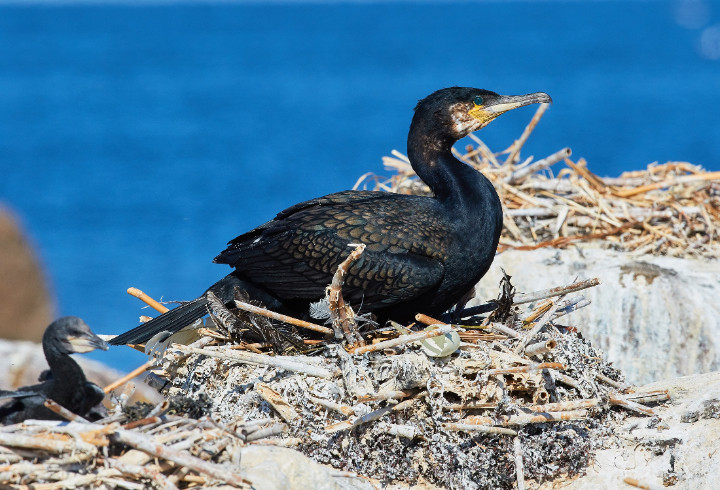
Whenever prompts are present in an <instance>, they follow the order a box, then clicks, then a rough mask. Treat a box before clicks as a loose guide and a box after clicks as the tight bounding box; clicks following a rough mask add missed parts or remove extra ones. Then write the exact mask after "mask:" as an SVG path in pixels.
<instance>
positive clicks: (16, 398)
mask: <svg viewBox="0 0 720 490" xmlns="http://www.w3.org/2000/svg"><path fill="white" fill-rule="evenodd" d="M42 346H43V351H44V352H45V359H46V360H47V362H48V365H49V366H50V373H49V374H48V373H47V371H45V372H43V373H42V374H41V375H40V379H41V380H42V381H43V382H42V383H40V384H37V385H32V386H25V387H22V388H20V389H19V390H17V391H3V390H0V399H2V398H12V401H10V402H8V403H6V404H5V405H3V406H0V422H2V423H3V424H16V423H19V422H22V421H23V420H26V419H45V420H64V419H63V418H62V417H60V416H59V415H57V414H56V413H55V412H52V411H51V410H49V409H47V408H46V407H45V406H44V405H43V403H44V402H45V400H47V399H48V398H49V399H51V400H54V401H56V402H57V403H59V404H60V405H62V406H63V407H65V408H67V409H68V410H70V411H71V412H73V413H75V414H77V415H80V416H82V417H85V418H90V419H94V420H97V419H98V418H100V417H101V415H99V414H98V415H96V416H94V417H93V414H95V413H97V412H95V411H94V409H95V408H96V406H97V405H99V404H100V403H101V402H102V400H103V398H104V397H105V393H104V392H103V390H102V389H101V388H100V387H99V386H97V385H96V384H94V383H91V382H89V381H88V380H87V378H85V373H83V370H82V368H81V367H80V366H78V364H77V362H75V360H74V359H73V358H72V357H70V354H72V353H76V352H90V351H93V350H95V349H103V350H108V345H107V343H106V342H105V341H104V340H103V339H101V338H100V337H98V336H97V335H95V334H94V333H92V331H91V330H90V327H88V326H87V325H86V324H85V322H83V321H82V320H81V319H80V318H77V317H74V316H66V317H62V318H59V319H57V320H55V321H54V322H52V323H51V324H50V326H49V327H48V328H47V329H46V330H45V334H44V335H43V340H42ZM88 416H89V417H88Z"/></svg>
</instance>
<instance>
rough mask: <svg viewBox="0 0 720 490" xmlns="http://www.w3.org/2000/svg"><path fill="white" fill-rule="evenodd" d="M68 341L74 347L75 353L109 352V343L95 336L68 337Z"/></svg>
mask: <svg viewBox="0 0 720 490" xmlns="http://www.w3.org/2000/svg"><path fill="white" fill-rule="evenodd" d="M67 341H68V342H69V343H70V345H71V346H72V350H73V352H78V353H83V352H91V351H94V350H95V349H102V350H108V348H109V347H108V345H107V342H105V341H104V340H103V339H101V338H100V337H97V336H95V335H93V336H92V337H90V336H82V337H68V339H67Z"/></svg>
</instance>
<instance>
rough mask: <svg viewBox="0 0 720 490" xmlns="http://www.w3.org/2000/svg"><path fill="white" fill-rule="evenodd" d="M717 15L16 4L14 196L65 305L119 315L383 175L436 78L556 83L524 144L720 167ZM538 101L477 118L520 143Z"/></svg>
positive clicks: (3, 150)
mask: <svg viewBox="0 0 720 490" xmlns="http://www.w3.org/2000/svg"><path fill="white" fill-rule="evenodd" d="M719 22H720V4H718V3H717V2H707V1H701V0H695V1H683V2H590V3H588V2H554V1H545V2H509V3H506V2H479V3H471V2H459V3H451V2H440V3H421V4H413V3H409V2H408V3H404V2H403V3H382V2H381V3H351V4H347V3H346V4H331V3H302V2H291V3H274V4H261V3H249V4H242V3H236V4H233V3H212V2H209V3H207V2H206V3H192V2H190V3H184V4H174V5H173V4H168V5H153V4H145V5H138V4H135V5H129V4H128V5H123V4H97V5H88V4H58V5H52V4H50V3H48V4H36V5H31V6H28V5H17V4H15V5H12V4H5V5H3V4H2V2H0V174H1V176H0V202H2V203H4V204H6V205H8V206H10V207H12V208H13V209H14V210H15V211H16V212H17V214H18V215H19V216H20V218H21V219H22V221H23V223H24V225H25V228H26V230H27V232H28V234H29V235H30V237H31V238H32V240H33V242H34V243H35V245H36V246H37V247H38V250H39V254H40V256H41V258H42V261H43V263H44V264H45V266H46V267H47V272H48V275H49V278H50V280H51V282H52V285H53V290H54V292H55V294H56V295H57V299H58V314H62V315H70V314H72V315H78V316H81V317H83V318H84V319H85V320H86V321H87V322H88V324H89V325H91V326H92V327H93V328H94V329H95V331H97V332H100V333H119V332H122V331H125V330H127V329H128V328H131V327H133V326H135V325H136V323H137V317H138V316H139V315H140V314H146V313H147V310H141V303H140V302H139V301H138V300H136V299H134V298H132V297H129V296H127V295H126V294H125V290H126V289H127V287H129V286H136V287H139V288H140V289H143V290H145V291H146V292H148V293H149V294H151V295H153V296H155V297H158V298H160V297H162V298H164V299H182V300H186V299H191V298H194V297H196V296H197V295H198V294H200V293H201V292H202V291H204V289H205V288H206V287H207V286H208V285H210V284H212V283H213V282H214V281H215V280H217V279H218V278H220V277H222V276H223V275H224V274H226V273H227V272H228V271H229V269H227V268H226V267H225V266H220V265H213V264H212V258H213V257H214V256H215V255H216V254H217V253H218V252H219V251H221V250H222V249H223V247H224V245H225V243H226V242H227V241H228V240H229V239H231V238H233V237H235V236H236V235H238V234H240V233H242V232H244V231H247V230H249V229H250V228H252V227H253V226H255V225H258V224H260V223H262V222H263V221H265V220H267V219H270V218H272V217H273V216H274V214H275V213H276V212H277V211H279V210H281V209H283V208H285V207H287V206H289V205H291V204H294V203H296V202H299V201H301V200H305V199H309V198H312V197H316V196H319V195H322V194H326V193H330V192H334V191H339V190H344V189H348V188H350V187H352V185H353V184H354V183H355V181H356V179H357V178H358V177H359V176H360V175H362V174H363V173H365V172H368V171H372V172H375V173H379V174H383V173H384V171H383V168H382V164H381V160H380V158H381V157H382V156H383V155H386V154H389V152H390V151H391V150H392V149H395V148H397V149H399V150H401V151H404V150H405V138H406V135H407V128H408V125H409V122H410V118H411V116H412V108H413V106H414V104H415V102H416V101H417V100H418V99H420V98H422V97H423V96H425V95H427V94H428V93H430V92H432V91H433V90H435V89H437V88H441V87H445V86H450V85H470V86H479V87H483V88H488V89H491V90H494V91H497V92H501V93H505V94H518V93H527V92H534V91H545V92H548V93H549V94H551V95H552V97H553V99H554V104H553V106H552V107H551V109H550V110H549V111H548V112H547V113H546V115H545V117H544V118H543V120H542V122H541V123H540V125H539V126H538V128H537V129H536V130H535V132H534V133H533V135H532V137H531V139H530V141H529V142H528V144H527V146H526V148H525V150H524V151H523V155H524V156H529V155H535V156H536V157H537V158H541V157H543V156H546V155H547V154H550V153H552V152H554V151H556V150H558V149H560V148H562V147H565V146H569V147H571V148H572V150H573V154H574V156H575V157H584V158H586V159H587V160H588V162H589V165H590V168H591V169H592V170H594V171H595V172H596V173H599V174H601V175H617V174H619V173H620V172H621V171H623V170H630V169H636V168H643V167H644V166H645V165H647V164H648V163H651V162H654V161H659V162H664V161H668V160H683V161H690V162H692V163H695V164H700V165H703V166H704V167H706V168H707V169H710V170H720V61H718V57H720V27H719V26H720V24H719ZM532 114H533V109H523V110H519V111H515V112H513V113H511V114H508V115H505V116H503V117H502V118H500V119H498V120H497V121H495V122H493V123H492V125H490V126H489V127H488V128H487V129H486V130H484V131H482V132H481V133H480V134H479V135H480V136H481V137H482V138H483V139H484V140H485V141H486V142H487V143H488V144H489V145H490V146H491V147H492V148H494V149H496V150H500V149H503V148H505V147H506V146H508V145H509V144H510V143H512V141H513V139H514V138H516V137H517V136H518V135H519V134H520V132H521V131H522V129H523V128H524V126H525V124H526V123H527V122H528V120H529V118H530V117H531V116H532ZM1 280H12V278H9V279H8V278H1ZM1 300H2V299H1V298H0V301H1ZM93 355H94V356H95V358H97V359H101V360H103V361H105V362H107V363H109V364H111V365H113V366H116V367H118V368H121V369H131V368H133V367H135V366H136V365H137V364H139V363H141V362H142V360H143V357H142V356H141V355H140V354H134V353H133V352H130V351H129V349H127V348H113V349H111V350H110V351H109V352H102V353H95V354H93Z"/></svg>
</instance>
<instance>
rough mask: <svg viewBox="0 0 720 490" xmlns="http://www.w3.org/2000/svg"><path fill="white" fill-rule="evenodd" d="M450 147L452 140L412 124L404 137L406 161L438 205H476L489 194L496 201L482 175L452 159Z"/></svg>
mask: <svg viewBox="0 0 720 490" xmlns="http://www.w3.org/2000/svg"><path fill="white" fill-rule="evenodd" d="M454 143H455V141H453V140H452V139H446V138H443V137H438V136H435V135H433V134H431V133H427V132H425V131H423V128H422V127H418V125H417V124H413V126H412V127H411V128H410V134H409V135H408V158H409V159H410V164H411V165H412V168H413V170H415V173H416V174H417V175H418V177H420V179H422V181H423V182H425V183H426V184H427V185H428V186H429V187H430V190H432V192H433V194H435V197H436V198H437V199H438V200H439V201H441V202H443V203H446V204H447V205H450V206H462V207H466V206H467V205H468V204H472V203H475V204H480V203H481V202H482V201H484V200H485V199H486V198H487V197H488V196H489V194H492V195H494V199H497V195H496V194H495V191H494V189H493V187H492V184H491V183H490V181H489V180H488V179H487V178H485V176H484V175H482V174H481V173H480V172H478V171H477V170H475V169H474V168H472V167H470V166H469V165H465V164H464V163H462V162H460V161H459V160H457V159H456V158H455V157H454V156H453V155H452V145H453V144H454ZM491 197H492V196H491ZM498 202H499V201H498Z"/></svg>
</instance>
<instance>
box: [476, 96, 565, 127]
mask: <svg viewBox="0 0 720 490" xmlns="http://www.w3.org/2000/svg"><path fill="white" fill-rule="evenodd" d="M550 103H552V99H551V98H550V96H549V95H548V94H546V93H545V92H535V93H534V94H526V95H502V96H500V98H499V99H497V100H495V101H493V102H492V103H490V104H483V105H475V106H474V107H473V108H472V109H470V110H469V111H468V115H469V116H470V117H472V118H473V119H477V120H478V121H480V122H481V123H482V125H483V126H485V125H486V124H487V123H489V122H490V121H492V120H493V119H495V118H496V117H498V116H499V115H500V114H504V113H506V112H507V111H511V110H513V109H517V108H518V107H523V106H526V105H530V104H550Z"/></svg>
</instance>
